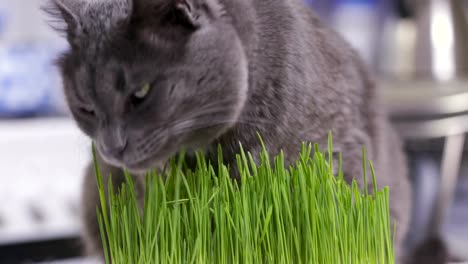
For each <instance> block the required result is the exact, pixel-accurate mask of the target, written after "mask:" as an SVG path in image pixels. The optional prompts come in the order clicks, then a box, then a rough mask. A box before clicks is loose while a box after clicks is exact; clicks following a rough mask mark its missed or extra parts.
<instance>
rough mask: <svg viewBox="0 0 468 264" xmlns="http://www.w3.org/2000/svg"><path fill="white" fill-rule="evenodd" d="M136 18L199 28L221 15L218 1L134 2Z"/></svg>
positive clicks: (136, 0) (153, 0)
mask: <svg viewBox="0 0 468 264" xmlns="http://www.w3.org/2000/svg"><path fill="white" fill-rule="evenodd" d="M134 1H135V5H136V6H137V7H138V8H137V11H136V12H137V16H139V17H141V18H143V19H144V18H147V17H148V16H153V17H154V16H157V17H161V15H163V16H162V17H163V19H164V20H165V21H164V22H167V23H171V24H178V25H183V26H185V27H191V28H194V29H196V28H200V27H202V26H203V25H205V24H207V23H209V22H210V21H211V20H214V19H216V18H218V17H219V16H221V15H222V12H223V11H222V10H223V9H222V7H221V5H220V4H219V0H134Z"/></svg>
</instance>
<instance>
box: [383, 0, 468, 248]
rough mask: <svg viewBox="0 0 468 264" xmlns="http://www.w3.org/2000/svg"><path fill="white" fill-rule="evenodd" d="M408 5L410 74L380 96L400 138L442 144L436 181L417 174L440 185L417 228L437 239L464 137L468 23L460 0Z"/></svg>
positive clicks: (431, 0)
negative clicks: (412, 38) (411, 12)
mask: <svg viewBox="0 0 468 264" xmlns="http://www.w3.org/2000/svg"><path fill="white" fill-rule="evenodd" d="M411 3H412V4H414V6H413V7H414V8H415V11H416V12H415V13H416V43H415V47H414V53H415V58H414V65H412V67H411V68H412V69H411V71H412V75H411V78H410V79H409V80H408V79H407V80H399V81H390V82H385V83H384V87H385V89H384V93H385V99H386V104H387V106H388V108H389V110H390V114H391V116H392V119H393V121H394V124H395V127H396V128H397V129H398V131H399V132H400V134H401V136H402V137H403V138H404V139H406V140H407V141H415V140H416V141H419V140H424V139H434V138H444V139H445V146H444V150H443V153H442V161H441V167H442V168H441V172H440V177H439V178H440V181H439V180H438V179H434V176H437V175H433V174H426V175H416V178H419V179H423V178H425V180H426V181H431V182H433V181H434V180H437V181H438V182H439V185H438V186H437V188H438V190H434V191H435V193H436V196H435V198H436V200H435V201H434V203H433V204H432V208H433V210H432V216H431V219H430V220H429V223H427V225H426V227H424V228H420V229H424V230H427V232H426V234H424V235H426V236H429V235H441V232H442V226H443V223H444V221H445V219H446V218H447V213H448V208H450V206H451V204H452V201H453V196H454V191H455V186H456V183H457V180H458V174H459V167H460V162H461V158H462V153H463V145H464V142H465V135H466V133H467V132H468V22H467V20H466V17H465V14H464V8H463V2H462V0H411ZM416 159H417V157H416ZM413 173H418V172H416V171H413ZM431 177H432V178H431ZM416 187H418V186H416ZM416 189H418V188H416ZM419 195H421V194H419ZM416 200H421V199H416ZM416 206H418V205H416ZM415 212H416V211H415ZM414 235H415V236H420V235H421V234H414ZM424 238H425V237H421V239H424ZM415 242H419V241H415Z"/></svg>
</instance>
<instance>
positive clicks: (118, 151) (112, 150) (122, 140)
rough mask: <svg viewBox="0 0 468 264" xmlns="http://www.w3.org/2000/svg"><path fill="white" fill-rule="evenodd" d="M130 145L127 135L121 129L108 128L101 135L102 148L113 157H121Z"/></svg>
mask: <svg viewBox="0 0 468 264" xmlns="http://www.w3.org/2000/svg"><path fill="white" fill-rule="evenodd" d="M127 145H128V140H127V137H126V136H125V135H123V133H122V132H121V131H120V130H119V129H116V130H107V131H106V132H104V133H102V135H101V150H102V152H104V153H103V154H104V155H106V156H109V157H112V158H120V157H121V156H122V153H123V152H124V151H125V149H126V148H127Z"/></svg>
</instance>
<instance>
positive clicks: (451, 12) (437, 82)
mask: <svg viewBox="0 0 468 264" xmlns="http://www.w3.org/2000/svg"><path fill="white" fill-rule="evenodd" d="M304 1H306V3H307V5H308V6H309V7H310V8H312V9H314V10H315V11H316V13H318V14H319V15H320V16H321V17H322V19H323V21H324V22H325V23H327V24H329V25H330V26H332V27H333V28H334V29H335V30H337V31H338V32H340V33H341V34H342V35H343V36H344V37H345V38H346V39H347V40H348V41H349V42H350V43H351V44H352V45H353V46H354V47H355V48H356V49H357V50H358V51H359V52H360V54H361V56H362V57H363V58H364V60H365V61H366V63H367V64H368V65H369V68H370V69H371V70H372V71H373V72H374V73H375V76H376V79H377V80H378V82H379V85H380V86H381V87H382V93H383V97H384V99H385V100H384V103H385V104H384V105H382V107H386V108H388V110H389V112H390V114H391V118H392V121H393V122H394V124H395V126H396V127H397V129H398V131H399V133H400V134H401V136H402V137H403V138H404V139H405V143H406V144H405V146H406V151H407V152H408V154H409V164H410V168H411V175H412V181H413V182H414V183H415V184H414V189H415V192H414V201H415V207H414V210H413V222H412V228H411V234H410V236H409V239H408V246H409V247H412V248H414V249H415V250H417V249H418V247H419V246H420V245H421V243H423V241H426V238H428V237H434V236H440V237H442V238H443V239H444V240H445V241H446V242H447V244H448V249H449V251H450V254H451V256H452V260H453V261H459V262H460V263H463V261H465V262H466V263H468V255H467V254H468V155H465V154H466V153H467V152H466V151H465V150H466V149H467V148H466V146H467V144H466V143H465V135H466V132H468V22H467V17H468V1H467V0H304ZM42 4H44V1H43V0H14V1H13V0H0V168H1V170H0V263H32V262H33V263H38V262H50V261H67V263H71V262H73V261H74V262H76V263H78V262H83V260H82V259H80V255H81V245H80V243H79V242H78V239H77V236H78V232H79V228H80V222H79V214H80V212H79V194H80V184H81V180H82V172H83V169H84V166H85V164H86V162H87V161H89V160H90V156H89V149H90V142H89V140H87V139H86V138H85V137H84V136H83V135H82V134H81V133H80V132H79V131H78V129H77V128H76V126H75V125H74V123H73V122H72V121H71V119H70V118H69V115H68V112H67V108H66V105H65V103H64V100H63V94H62V91H61V81H60V76H59V75H58V72H57V69H56V67H55V66H54V65H53V60H54V59H55V58H56V57H57V54H59V53H60V52H61V51H63V50H65V49H66V48H67V45H66V43H65V42H64V40H63V39H61V38H59V37H58V36H57V34H56V33H55V32H52V31H51V30H50V28H49V27H48V25H47V23H46V21H47V18H46V17H45V16H44V14H43V13H42V12H41V10H40V6H41V5H42ZM90 261H91V260H86V261H85V262H86V263H89V262H90Z"/></svg>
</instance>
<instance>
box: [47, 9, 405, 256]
mask: <svg viewBox="0 0 468 264" xmlns="http://www.w3.org/2000/svg"><path fill="white" fill-rule="evenodd" d="M70 1H71V0H70ZM104 2H105V3H106V4H103V3H104ZM110 2H111V1H110V0H108V1H105V0H100V1H97V0H95V1H88V2H86V5H85V6H86V9H82V7H78V8H76V7H74V8H72V7H71V5H72V4H67V1H66V0H60V1H59V0H55V3H56V4H55V6H56V7H57V6H58V7H62V8H61V9H60V10H61V14H62V16H63V17H64V18H65V22H66V24H67V28H66V32H67V35H68V36H69V39H72V40H73V39H74V40H77V41H76V43H78V44H77V45H73V42H72V49H71V50H70V51H69V52H67V53H66V54H64V55H63V57H62V59H61V60H60V65H61V68H62V73H63V76H64V84H65V91H66V95H67V98H68V102H69V105H70V108H71V110H72V113H73V115H74V117H75V119H76V120H77V123H78V125H79V126H80V127H81V128H82V129H83V131H84V132H85V133H87V134H88V135H89V136H90V137H91V138H92V139H93V140H94V141H95V142H96V143H97V146H98V150H99V152H100V153H101V156H102V158H103V159H104V160H105V161H106V162H107V163H108V164H110V165H108V166H106V169H107V170H110V171H113V172H114V174H115V173H118V172H119V171H120V170H119V169H117V168H120V167H127V168H129V169H131V170H133V171H135V172H142V171H144V170H145V169H149V168H153V167H158V166H159V165H160V164H162V163H164V162H165V161H166V160H167V159H168V158H169V157H170V156H172V155H173V154H175V153H176V152H177V151H179V150H180V149H181V148H187V149H199V148H202V149H204V150H205V151H206V153H207V154H208V155H211V154H214V153H212V152H213V150H214V149H216V148H215V146H216V145H217V144H219V143H220V144H221V145H222V147H223V151H224V152H225V153H224V156H225V157H226V162H233V161H234V154H235V153H237V151H238V150H239V147H238V146H239V145H238V143H239V142H241V143H242V144H243V146H244V147H245V148H246V149H247V150H249V151H251V152H253V153H254V154H255V153H258V152H259V151H260V150H261V148H260V145H259V141H258V139H257V134H256V133H257V131H258V132H260V134H261V135H262V138H263V140H264V142H265V144H266V146H267V148H268V149H269V151H270V152H271V153H272V154H275V153H278V152H279V151H280V149H282V150H283V151H284V152H285V154H286V158H287V160H288V161H289V162H290V161H292V160H293V159H294V158H295V157H296V154H297V153H298V151H299V149H300V145H301V143H302V142H304V141H311V142H318V143H321V144H324V145H325V144H326V140H327V135H328V132H329V131H330V130H331V131H332V132H333V136H334V145H335V147H336V150H337V151H342V152H343V157H344V169H345V174H346V177H347V179H348V180H351V179H352V178H353V177H355V178H356V179H357V180H358V182H359V183H360V184H361V186H363V185H365V184H368V185H370V184H371V182H368V183H364V182H363V179H362V177H361V175H362V171H361V165H360V164H361V147H362V146H366V148H367V150H368V152H369V157H370V159H372V160H373V161H374V164H375V168H376V171H377V176H378V183H380V185H382V186H384V185H388V186H390V188H391V214H392V220H393V221H395V222H396V223H397V225H398V228H397V239H396V241H397V252H398V253H397V254H399V255H401V254H402V251H401V247H402V240H403V238H404V235H405V233H406V229H407V225H408V218H409V210H410V204H411V201H410V193H409V192H410V189H409V183H408V179H407V171H406V164H405V158H404V155H403V153H402V150H401V145H400V140H399V139H398V137H397V135H396V134H395V133H394V131H393V129H392V128H391V127H390V125H389V123H388V121H387V118H386V116H385V113H383V112H382V111H381V108H380V107H379V106H380V104H379V99H378V98H379V97H378V95H377V90H376V87H375V83H374V81H373V80H372V79H371V78H370V77H369V74H368V72H367V71H366V70H365V67H364V65H363V63H362V62H361V60H360V59H359V57H358V56H357V55H356V53H355V52H354V50H353V49H351V48H350V47H349V46H348V45H347V44H346V43H345V41H343V40H342V38H341V37H339V36H338V35H337V34H335V33H334V32H332V31H331V30H329V29H328V28H326V27H325V26H323V25H322V24H321V22H320V21H319V20H318V19H317V18H316V17H315V15H313V14H312V12H311V11H310V10H309V9H308V8H307V7H306V6H305V5H304V4H302V3H301V2H300V0H269V1H266V0H236V1H233V0H222V1H221V0H219V2H218V0H180V1H170V0H165V1H163V0H154V1H150V0H134V1H133V2H132V3H130V2H127V1H124V0H120V1H119V3H127V5H124V4H122V5H118V4H115V2H114V1H112V4H109V3H110ZM58 3H60V5H58ZM179 4H181V5H179ZM186 4H188V6H187V5H186ZM104 6H106V8H103V7H104ZM184 6H185V8H183V7H184ZM63 7H66V8H63ZM76 10H77V11H76ZM83 10H86V11H83ZM129 10H131V12H129ZM109 12H111V14H113V15H109ZM64 14H65V15H64ZM85 14H95V16H93V19H92V20H91V19H90V17H89V16H87V15H85ZM122 14H131V15H129V16H125V15H122ZM174 14H175V15H174ZM67 17H68V19H67ZM70 18H72V19H70ZM115 18H117V19H115ZM115 21H120V22H119V23H114V22H115ZM122 21H125V22H122ZM74 23H76V24H78V25H80V26H79V27H76V26H74ZM108 25H111V26H108ZM70 36H72V38H70ZM122 80H124V81H123V83H124V85H121V84H122ZM145 82H149V83H152V85H153V90H152V92H151V95H150V96H149V97H148V98H147V99H146V101H144V102H143V103H142V104H141V105H139V106H132V104H131V103H129V100H130V102H131V99H129V97H130V95H131V94H132V93H133V92H135V91H136V90H138V89H139V88H141V87H142V86H143V85H144V83H145ZM119 84H120V85H119ZM90 111H91V112H93V113H91V114H90ZM115 150H118V151H115ZM90 174H91V173H90ZM87 177H88V178H87V179H88V183H87V184H88V185H85V190H84V195H83V197H84V199H85V205H84V206H85V222H86V223H87V225H86V226H87V229H86V231H87V232H86V236H87V237H88V238H89V240H90V241H91V244H90V245H91V248H94V249H95V248H99V233H97V231H96V230H97V226H96V221H95V219H96V218H95V212H94V208H95V206H96V203H97V201H96V199H95V198H94V197H95V196H96V194H95V192H96V190H95V187H94V185H91V186H90V185H89V184H90V183H89V181H94V178H93V176H91V175H88V176H87Z"/></svg>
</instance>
